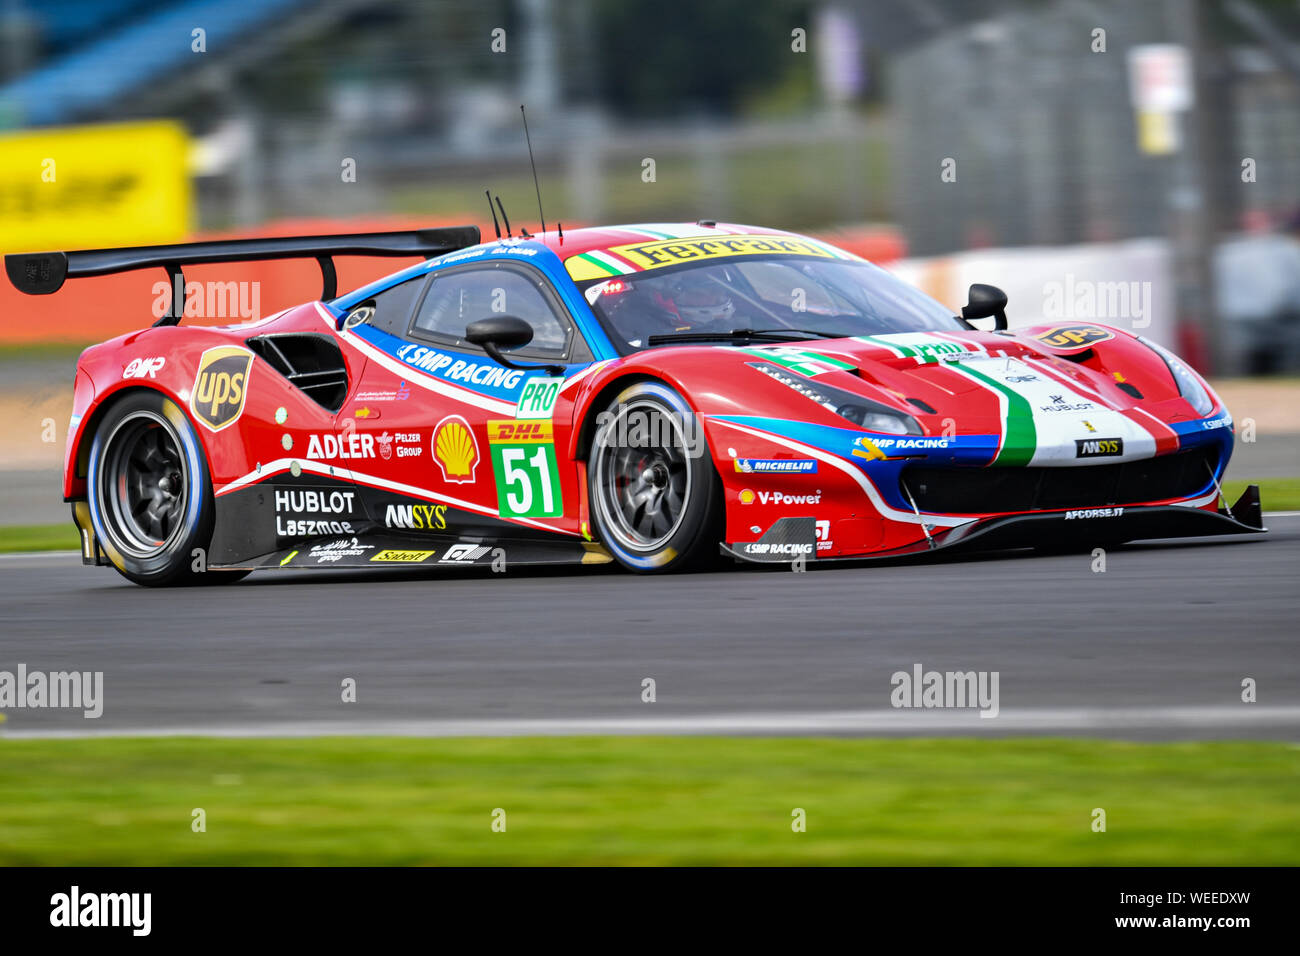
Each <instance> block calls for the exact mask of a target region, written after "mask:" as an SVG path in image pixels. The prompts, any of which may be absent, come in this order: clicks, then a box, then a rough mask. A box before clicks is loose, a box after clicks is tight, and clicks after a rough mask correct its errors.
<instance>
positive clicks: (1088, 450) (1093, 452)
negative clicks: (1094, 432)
mask: <svg viewBox="0 0 1300 956" xmlns="http://www.w3.org/2000/svg"><path fill="white" fill-rule="evenodd" d="M1122 454H1124V439H1122V438H1076V439H1075V440H1074V457H1075V458H1114V457H1116V456H1117V455H1122Z"/></svg>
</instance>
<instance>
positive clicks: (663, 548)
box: [587, 381, 723, 572]
mask: <svg viewBox="0 0 1300 956" xmlns="http://www.w3.org/2000/svg"><path fill="white" fill-rule="evenodd" d="M697 423H698V420H697V419H696V417H695V415H694V412H692V411H691V409H690V406H688V405H687V404H686V402H685V400H684V399H683V398H682V397H681V396H680V395H678V394H677V392H675V391H673V390H672V389H671V388H669V387H668V386H667V385H664V384H663V383H661V382H653V381H643V382H637V383H635V384H634V385H630V386H629V387H628V388H626V389H624V390H623V391H622V392H621V393H619V395H618V396H617V397H616V398H615V399H614V400H613V402H611V403H610V404H609V406H608V407H607V408H606V409H605V411H604V413H603V414H602V416H601V418H600V425H599V427H598V428H597V430H596V434H595V437H594V438H593V439H592V446H591V454H590V457H589V459H588V463H587V476H588V485H589V488H590V495H591V502H590V504H591V515H592V520H593V522H594V524H595V527H596V531H597V533H598V535H599V537H600V541H601V543H602V544H604V545H605V546H606V547H607V548H608V549H609V550H610V552H611V553H612V554H613V555H614V557H615V558H616V559H617V560H618V561H619V563H620V564H622V565H623V566H625V567H627V568H630V569H632V570H634V571H642V572H651V571H676V570H683V569H686V568H697V567H700V566H703V565H707V564H710V563H712V562H713V561H714V560H715V559H716V557H717V551H718V540H719V537H718V536H719V532H720V529H721V518H722V511H723V508H722V487H721V483H720V482H719V480H718V476H717V473H716V472H715V471H714V469H713V461H712V459H711V458H710V456H709V450H708V445H707V444H706V442H705V441H704V436H703V434H702V433H701V432H700V430H699V429H698V428H697V427H696V425H697Z"/></svg>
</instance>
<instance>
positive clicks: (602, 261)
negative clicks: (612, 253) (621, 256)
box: [576, 252, 630, 276]
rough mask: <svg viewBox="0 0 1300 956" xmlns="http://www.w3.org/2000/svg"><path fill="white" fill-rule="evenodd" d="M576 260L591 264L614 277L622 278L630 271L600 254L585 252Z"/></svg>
mask: <svg viewBox="0 0 1300 956" xmlns="http://www.w3.org/2000/svg"><path fill="white" fill-rule="evenodd" d="M576 258H578V259H581V260H582V261H584V262H590V263H591V264H592V265H594V266H596V267H597V268H598V269H601V270H603V271H605V272H607V273H609V274H610V275H612V276H621V275H624V274H625V273H627V272H629V271H630V270H629V269H627V268H624V267H621V264H620V263H619V262H618V261H617V260H614V259H612V258H611V257H609V256H602V255H600V254H599V253H594V252H584V253H582V254H581V255H579V256H577V257H576Z"/></svg>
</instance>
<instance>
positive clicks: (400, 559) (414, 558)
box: [370, 551, 434, 564]
mask: <svg viewBox="0 0 1300 956" xmlns="http://www.w3.org/2000/svg"><path fill="white" fill-rule="evenodd" d="M433 555H434V552H432V551H380V552H379V553H378V554H375V555H372V556H371V558H370V560H371V561H382V562H385V563H388V564H419V563H420V562H421V561H427V560H429V558H431V557H433Z"/></svg>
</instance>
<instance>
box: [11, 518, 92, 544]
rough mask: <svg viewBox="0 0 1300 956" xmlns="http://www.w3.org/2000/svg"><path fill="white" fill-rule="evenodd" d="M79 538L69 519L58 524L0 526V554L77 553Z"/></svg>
mask: <svg viewBox="0 0 1300 956" xmlns="http://www.w3.org/2000/svg"><path fill="white" fill-rule="evenodd" d="M80 549H81V536H80V535H79V534H78V533H77V526H76V525H74V524H73V523H72V520H71V519H68V520H67V521H64V522H61V523H59V524H21V525H9V526H0V552H4V551H78V550H80Z"/></svg>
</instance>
